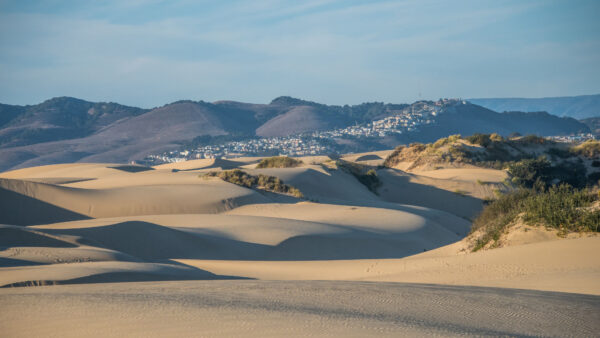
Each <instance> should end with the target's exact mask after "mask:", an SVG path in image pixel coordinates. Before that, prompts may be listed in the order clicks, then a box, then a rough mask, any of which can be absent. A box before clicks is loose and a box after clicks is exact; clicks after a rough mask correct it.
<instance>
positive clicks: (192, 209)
mask: <svg viewBox="0 0 600 338" xmlns="http://www.w3.org/2000/svg"><path fill="white" fill-rule="evenodd" d="M371 155H376V154H354V155H353V156H354V157H353V158H350V160H354V161H357V162H358V163H365V162H369V161H381V160H382V159H375V158H374V157H372V156H371ZM377 156H379V155H377ZM379 157H381V158H383V156H379ZM258 160H259V159H258V158H244V159H236V160H235V161H229V160H227V161H225V160H218V161H211V160H198V161H190V162H189V163H186V162H183V163H174V164H169V165H165V166H157V167H154V168H152V169H149V168H144V167H137V166H136V167H130V166H125V167H123V166H118V165H115V164H68V165H52V166H45V167H39V168H28V169H21V170H16V171H11V172H7V173H2V174H0V202H1V203H0V223H4V224H3V225H0V286H5V287H21V288H14V289H10V288H3V289H1V290H0V303H1V304H2V305H3V306H4V307H6V308H8V307H10V309H11V311H5V312H3V313H0V330H2V332H9V333H10V334H11V335H14V336H19V335H23V336H25V335H34V336H35V335H43V333H45V332H57V331H56V330H60V332H61V333H64V332H67V333H73V335H74V336H81V335H101V334H100V333H102V335H103V336H106V335H111V333H112V334H114V335H121V336H122V335H127V333H131V332H144V333H146V334H144V335H145V336H147V335H152V334H155V335H159V336H161V335H162V336H165V335H168V336H172V335H174V336H178V335H179V336H189V335H191V334H195V333H197V332H200V331H197V330H198V327H196V326H194V325H195V324H194V325H191V326H190V325H186V324H185V323H197V320H198V318H203V320H205V319H206V318H212V320H205V322H203V323H204V324H203V325H202V328H204V329H205V331H202V332H203V333H206V332H208V333H211V332H212V333H215V334H217V335H218V334H225V335H227V334H230V335H239V334H241V333H245V332H248V330H249V329H250V328H252V327H254V328H256V329H258V330H262V331H260V332H261V333H264V332H272V333H273V334H274V335H284V334H285V335H290V334H291V335H293V332H296V333H298V332H301V333H302V334H304V333H307V332H309V333H310V332H313V333H319V332H321V331H318V330H317V331H310V328H312V327H320V326H319V325H322V326H323V327H329V328H332V329H331V331H330V332H332V334H335V335H352V334H355V335H359V336H361V335H362V334H361V333H365V334H367V333H373V332H377V333H378V334H382V335H390V336H396V335H398V334H399V333H402V334H408V335H416V336H419V335H423V334H439V335H444V336H448V335H455V334H459V333H464V332H469V333H472V334H474V335H485V334H490V335H502V334H533V335H535V334H546V333H548V332H553V333H556V332H559V331H557V330H558V329H556V328H555V329H553V330H548V331H543V330H542V331H540V329H539V327H538V326H535V325H533V324H531V325H529V324H530V323H534V322H531V320H529V319H528V320H523V322H524V323H526V324H522V325H521V324H518V323H517V324H515V321H514V320H513V319H514V318H515V316H523V318H533V319H535V320H539V318H541V317H540V315H539V314H538V313H539V311H540V310H539V309H537V308H536V309H533V310H531V311H530V310H528V309H524V308H520V309H519V310H515V309H507V310H506V311H508V312H506V313H505V312H501V311H504V310H499V309H504V308H505V306H504V305H502V306H501V305H499V304H504V303H503V302H507V301H510V302H511V304H515V302H517V299H520V298H519V297H531V299H533V300H537V301H538V302H540V304H542V305H541V306H544V308H543V309H544V311H546V310H548V309H549V308H553V307H552V306H554V307H555V308H564V307H565V306H566V307H569V308H570V309H574V308H577V307H574V306H573V304H575V303H577V302H581V301H585V302H587V303H585V304H596V305H593V306H591V307H590V309H592V311H597V310H595V309H597V308H598V306H597V302H598V301H597V298H594V297H592V296H582V295H575V294H574V293H581V294H588V295H600V287H599V285H600V283H598V281H600V261H599V260H597V259H594V257H597V256H598V254H600V252H599V250H600V236H596V237H578V236H574V235H573V236H570V237H571V238H568V239H560V238H558V237H557V236H556V235H554V234H550V233H544V234H543V235H539V233H538V232H536V231H527V232H525V231H522V232H513V233H512V234H509V235H507V237H506V238H507V243H506V246H505V247H502V248H499V249H493V250H486V251H481V252H477V253H468V252H466V251H465V250H464V249H465V247H466V241H465V240H464V237H465V236H466V235H467V234H468V232H469V231H470V221H469V219H471V218H473V217H474V216H475V215H476V214H477V213H478V212H479V211H480V210H481V208H482V199H484V198H486V197H487V196H489V195H490V194H493V190H494V189H498V188H499V187H500V185H501V183H500V182H501V181H502V180H504V179H505V177H506V173H505V172H503V171H496V170H488V169H472V168H471V169H468V168H467V169H457V168H451V169H440V170H434V171H424V172H413V173H406V172H403V171H401V170H397V169H378V170H377V174H378V177H379V179H380V180H381V182H382V185H381V186H380V187H379V188H378V189H377V192H376V193H374V192H372V191H371V190H369V189H367V187H366V186H365V185H363V184H362V183H360V182H359V180H358V179H357V178H356V177H355V176H353V175H352V174H350V173H348V172H346V171H345V170H343V169H337V170H336V169H332V168H327V167H326V166H324V165H320V164H314V163H320V162H319V161H322V160H326V159H325V158H314V159H308V158H306V159H305V163H304V165H302V166H300V167H297V168H281V169H279V168H278V169H255V168H254V167H255V165H256V163H257V161H258ZM225 167H228V168H229V167H241V168H243V169H244V170H246V171H248V172H249V173H251V174H266V175H272V176H276V177H279V178H281V179H282V180H283V181H284V182H285V183H286V184H290V185H293V186H294V187H296V188H298V189H300V191H302V193H303V194H304V195H305V196H306V199H298V198H294V197H290V196H283V195H279V194H275V193H267V192H264V191H260V190H254V189H247V188H244V187H240V186H238V185H234V184H231V183H227V182H224V181H222V180H220V179H217V178H211V179H206V178H202V177H200V176H201V175H202V174H203V173H205V172H207V171H209V170H220V169H221V168H225ZM174 169H175V170H174ZM573 237H576V238H573ZM229 279H259V280H258V281H245V282H243V281H236V282H234V281H226V280H229ZM186 280H193V282H191V283H190V282H185V281H186ZM202 280H212V281H211V282H204V281H202ZM284 280H288V281H289V282H284ZM301 280H306V282H301ZM315 280H329V281H331V282H316V281H315ZM137 281H145V282H146V283H125V282H137ZM167 281H177V282H167ZM342 281H346V282H342ZM349 281H352V282H349ZM367 282H368V283H367ZM95 283H104V284H95ZM106 283H108V284H106ZM205 283H208V284H205ZM252 283H254V284H252ZM398 283H420V284H422V286H419V287H416V286H412V288H413V289H411V290H412V291H410V292H408V291H407V292H405V293H402V294H401V295H400V294H398V293H394V291H393V290H396V289H397V288H406V287H407V286H406V285H405V284H398ZM54 284H78V285H68V286H52V287H41V288H23V286H40V285H54ZM429 284H439V285H459V286H469V288H462V289H460V290H463V291H460V292H458V291H456V292H458V293H456V292H455V291H448V290H457V289H449V287H448V286H431V285H429ZM199 285H200V286H201V290H199V289H198V288H197V287H198V286H199ZM248 285H252V287H250V289H248ZM344 285H349V286H348V287H346V286H344ZM350 285H351V286H350ZM475 286H480V287H482V286H488V287H489V286H493V287H500V288H503V289H479V288H476V287H475ZM138 287H139V288H141V289H140V290H142V291H139V292H138V291H134V293H133V294H134V295H129V293H128V292H129V291H128V290H138V289H136V288H138ZM322 287H326V288H327V289H326V290H325V291H326V292H325V291H324V290H322V289H321V288H322ZM298 288H304V289H298ZM370 288H373V289H372V291H371V292H372V293H371V294H369V293H366V294H365V290H371V289H370ZM514 289H531V290H546V291H561V292H568V293H571V294H549V293H539V292H538V293H536V292H533V291H523V290H514ZM15 290H24V291H20V292H19V291H16V292H15ZM32 290H33V291H32ZM38 290H41V291H38ZM75 290H77V291H76V292H78V295H79V296H73V293H72V292H75ZM207 290H209V291H207ZM240 290H244V291H240ZM273 290H279V291H277V292H279V293H278V296H277V297H279V298H277V299H274V298H270V297H271V295H272V293H271V292H272V291H273ZM299 290H300V291H299ZM340 290H345V291H343V292H342V291H340ZM428 290H430V291H428ZM431 290H434V291H431ZM322 291H323V292H322ZM95 292H97V294H98V295H101V298H102V300H97V299H96V300H94V299H95V298H93V297H95V296H94V295H95V294H96V293H95ZM121 292H122V293H123V295H125V296H124V297H125V298H124V299H120V298H119V297H120V296H119V295H120V294H121ZM240 292H241V293H240ZM340 292H342V293H340ZM348 292H350V293H348ZM390 292H391V293H390ZM411 292H413V293H415V292H417V293H418V294H419V295H424V294H426V295H429V296H427V297H429V298H427V299H425V298H423V299H420V300H418V301H419V302H421V301H422V302H425V303H423V304H424V305H423V304H421V303H414V302H415V301H416V300H414V301H412V300H410V299H412V298H410V297H411V296H409V295H411ZM428 292H429V293H428ZM453 292H455V293H456V295H455V293H453ZM450 294H452V296H448V295H450ZM139 295H143V296H139ZM147 295H153V296H147ZM381 295H388V296H386V297H383V296H381ZM440 295H446V296H443V297H442V296H440ZM528 295H531V296H528ZM90 297H92V298H90ZM99 297H100V296H99ZM107 297H108V298H107ZM111 297H112V298H111ZM139 297H142V298H139ZM145 297H151V298H152V297H155V298H152V302H153V303H152V304H151V305H149V306H145V305H144V304H145V303H144V302H145V301H146V300H148V299H149V298H145ZM156 297H158V298H156ZM161 297H162V298H161ZM354 297H358V298H356V303H353V302H354V299H355V298H354ZM399 297H400V298H399ZM407 297H409V298H407ZM440 297H441V298H440ZM445 297H450V298H452V297H454V298H452V300H451V301H446V300H445V299H446V298H445ZM486 297H487V298H486ZM502 297H504V298H502ZM506 297H508V298H506ZM536 297H537V298H536ZM573 297H580V298H577V301H575V300H574V298H573ZM581 297H584V298H581ZM585 297H591V298H585ZM90 299H92V301H91V302H90ZM140 299H143V300H142V301H140ZM373 299H378V301H377V302H372V300H373ZM407 299H408V300H407ZM474 299H476V300H477V301H473V300H474ZM557 299H560V306H559V305H557V304H558V303H556V304H555V303H553V301H549V300H557ZM190 300H192V302H197V303H194V305H193V306H191V307H190ZM401 301H402V302H404V301H406V302H404V303H402V302H401ZM349 302H350V303H349ZM431 302H433V303H431ZM89 304H93V306H90V305H89ZM156 304H160V306H158V305H156ZM315 304H317V305H315ZM329 304H336V305H335V306H333V307H331V306H329ZM348 304H354V305H352V306H349V305H348ZM356 304H362V305H360V306H359V307H358V308H357V307H356V306H358V305H356ZM369 304H370V305H369ZM382 304H392V305H390V306H391V307H389V308H388V307H385V306H387V305H385V306H384V307H382ZM432 304H433V305H432ZM439 304H446V305H444V307H443V309H442V308H438V307H437V306H438V305H439ZM457 304H459V307H461V306H462V307H461V309H462V310H461V311H463V313H462V314H461V316H460V318H458V317H453V313H454V312H452V311H449V309H455V308H456V306H457ZM460 304H463V305H460ZM519 304H520V303H519ZM355 305H356V306H355ZM40 306H42V307H50V306H52V311H42V312H41V313H43V316H45V317H43V319H39V318H41V317H39V316H38V317H36V318H38V320H37V321H35V323H37V324H39V326H38V327H37V328H35V327H33V328H29V327H28V326H27V325H25V322H24V321H23V320H21V319H19V318H20V317H18V316H16V315H17V314H20V313H22V312H24V311H25V312H27V310H29V311H31V310H32V309H33V308H34V307H36V308H40ZM473 306H475V307H473ZM561 306H562V307H561ZM158 307H160V310H157V308H158ZM167 308H168V309H171V310H172V311H171V310H164V309H167ZM392 308H393V309H395V310H392ZM66 309H70V310H69V311H76V312H77V311H82V312H84V313H94V316H93V317H94V318H96V316H99V317H100V318H105V322H104V324H106V325H99V324H98V325H97V326H94V325H96V324H94V322H90V320H89V318H88V319H87V320H86V319H83V318H79V317H77V316H74V317H66V318H62V319H61V314H64V313H65V311H67V310H66ZM73 309H75V310H73ZM382 309H387V310H385V311H387V312H385V316H389V318H391V319H389V320H388V319H385V318H388V317H385V316H384V315H383V314H382V312H381V311H383V310H382ZM407 309H413V310H414V309H419V310H418V311H417V310H414V311H413V310H410V311H413V312H411V314H410V316H413V317H414V318H413V317H410V316H409V317H406V316H408V315H407V313H408V312H407V311H409V310H407ZM588 310H589V309H588ZM94 311H96V312H94ZM165 311H166V312H165ZM169 311H171V312H169ZM323 311H326V313H328V314H329V315H328V317H327V318H326V321H325V322H323V318H324V317H323V314H322V313H324V312H323ZM394 311H396V312H394ZM410 311H409V312H410ZM432 311H433V312H432ZM486 311H487V312H486ZM498 311H500V312H498ZM536 311H537V312H536ZM159 312H160V315H159ZM584 312H585V311H584ZM165 313H173V318H172V320H171V321H169V325H163V324H164V323H165V321H164V320H157V318H164V314H165ZM290 313H294V314H295V316H296V315H298V316H300V317H301V318H303V319H302V320H304V322H302V323H304V324H302V325H300V324H298V323H299V322H298V319H297V318H293V319H290V316H289V314H290ZM432 313H433V314H434V317H431V316H432ZM465 313H470V315H464V314H465ZM481 313H490V316H489V318H487V319H486V320H487V322H486V323H488V324H489V323H495V324H493V325H491V324H490V326H485V325H483V326H482V325H480V323H478V322H476V321H473V320H472V319H473V318H475V317H477V315H479V314H481ZM585 313H587V315H588V316H593V315H594V313H591V314H590V312H589V311H588V312H585ZM133 314H135V315H134V317H135V318H138V319H139V318H141V319H140V321H139V322H137V324H135V325H134V326H129V325H130V324H129V323H130V321H129V319H130V318H132V317H131V316H132V315H133ZM499 315H500V316H505V317H506V318H512V319H511V320H510V321H506V322H504V321H499V322H495V321H494V320H492V319H490V318H497V316H499ZM562 315H563V313H559V312H556V313H555V312H552V313H549V314H548V317H544V318H546V319H547V322H548V323H549V324H547V325H546V326H544V327H546V328H549V327H554V326H552V325H554V324H552V323H555V322H556V318H562V317H561V316H562ZM15 316H16V317H15ZM188 316H189V318H188ZM211 316H212V317H211ZM240 316H241V317H240ZM382 316H384V317H385V318H384V317H382ZM398 316H400V317H398ZM116 318H120V319H116ZM123 318H128V319H127V320H125V321H124V319H123ZM182 318H184V319H185V320H182ZM186 318H187V319H186ZM224 318H225V319H224ZM226 318H230V319H231V318H236V320H235V321H233V320H229V319H226ZM237 318H242V322H243V323H244V324H240V325H241V326H239V325H238V326H236V324H235V323H240V322H239V321H238V319H237ZM286 318H287V319H286ZM382 318H383V319H382ZM398 318H400V319H398ZM423 318H429V319H428V321H427V320H426V321H425V322H424V321H423V320H424V319H423ZM431 318H434V319H431ZM461 318H462V319H461ZM465 318H466V319H465ZM502 318H504V317H502ZM582 318H583V317H582ZM188 319H189V320H188ZM546 319H545V320H546ZM592 322H593V321H592ZM74 323H78V324H74ZM107 323H117V325H116V326H115V327H114V331H101V330H100V328H101V327H106V326H107ZM119 323H121V324H119ZM173 323H180V324H181V328H177V330H175V328H174V326H173ZM319 323H320V324H319ZM324 323H326V324H324ZM357 323H359V324H360V325H358V324H357ZM398 323H401V324H398ZM423 323H425V324H423ZM503 323H504V324H506V323H510V325H504V324H503ZM527 323H529V324H527ZM535 323H538V322H535ZM560 323H561V325H562V326H561V325H558V326H557V327H561V328H562V327H566V326H565V325H567V324H565V323H566V322H565V321H564V320H563V321H562V322H560ZM355 324H357V325H358V326H356V325H355ZM73 325H75V326H76V328H73V327H72V326H73ZM140 325H141V326H140ZM361 325H362V326H361ZM398 325H400V327H401V328H402V330H396V329H397V328H398ZM486 325H487V324H486ZM502 325H504V326H502ZM515 325H516V326H518V327H519V329H518V330H517V329H515ZM519 325H521V326H519ZM532 325H533V326H532ZM568 325H570V326H569V327H570V329H569V330H566V331H560V332H570V333H572V332H580V333H582V335H585V333H589V332H595V331H594V329H593V328H592V327H591V326H589V323H588V322H583V323H580V322H577V323H576V322H575V321H571V322H568ZM568 325H567V326H568ZM586 325H587V326H586ZM229 326H230V327H229ZM355 326H356V327H355ZM52 327H54V329H51V328H52ZM132 327H134V328H136V331H131V330H129V331H128V329H127V328H132ZM273 327H280V328H282V330H274V331H268V330H269V328H273ZM365 327H367V328H369V329H368V330H366V329H364V328H365ZM67 328H69V329H68V330H67ZM142 328H153V329H152V330H149V331H146V330H145V329H142ZM191 328H193V330H192V329H191ZM179 329H180V330H179ZM66 330H67V331H66ZM211 330H212V331H211ZM298 330H300V331H298ZM13 333H14V334H13Z"/></svg>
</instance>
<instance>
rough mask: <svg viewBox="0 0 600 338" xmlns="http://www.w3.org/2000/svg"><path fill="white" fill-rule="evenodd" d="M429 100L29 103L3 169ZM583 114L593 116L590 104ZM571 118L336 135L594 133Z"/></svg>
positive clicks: (120, 155) (11, 116) (516, 117)
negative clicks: (143, 104) (145, 105)
mask: <svg viewBox="0 0 600 338" xmlns="http://www.w3.org/2000/svg"><path fill="white" fill-rule="evenodd" d="M421 106H422V104H419V103H418V102H417V103H415V104H413V105H408V104H384V103H378V102H374V103H363V104H360V105H354V106H348V105H345V106H329V105H324V104H319V103H316V102H310V101H304V100H300V99H295V98H291V97H279V98H276V99H274V100H273V101H271V102H270V103H269V104H251V103H243V102H233V101H217V102H214V103H209V102H204V101H188V100H186V101H177V102H173V103H171V104H167V105H165V106H162V107H158V108H154V109H142V108H136V107H129V106H124V105H120V104H117V103H103V102H100V103H95V102H87V101H84V100H80V99H76V98H70V97H59V98H53V99H50V100H47V101H45V102H43V103H41V104H37V105H29V106H15V105H0V158H2V161H0V170H8V169H15V168H21V167H30V166H37V165H44V164H54V163H65V162H129V161H135V160H140V159H142V158H144V157H145V156H146V155H148V154H152V153H159V152H163V151H167V150H172V149H176V148H178V147H179V146H180V145H181V144H182V143H185V142H189V141H190V140H192V139H194V138H196V137H198V136H202V135H209V136H219V135H221V136H224V137H227V138H239V139H244V138H251V137H276V136H287V135H293V134H298V133H304V132H311V131H317V130H329V129H333V128H342V127H346V126H349V125H354V124H362V123H368V122H370V121H373V120H377V119H381V118H384V117H387V116H392V115H395V114H398V112H400V111H408V110H410V111H414V112H416V113H418V110H419V109H420V107H421ZM582 114H583V115H585V114H588V113H587V110H586V112H585V113H582ZM589 131H590V129H589V127H588V126H586V125H585V124H583V123H581V122H579V121H577V120H575V119H572V118H562V117H557V116H554V115H550V114H548V113H545V112H535V113H521V112H510V113H496V112H494V111H492V110H489V109H486V108H484V107H481V106H479V105H475V104H471V103H468V102H466V103H465V104H461V105H456V106H452V107H447V108H444V109H443V110H442V112H441V113H440V114H438V115H437V116H435V120H434V121H433V123H431V124H428V125H424V126H422V127H421V128H419V129H418V130H414V131H411V132H409V133H404V134H398V135H396V136H392V137H389V136H386V137H384V138H380V139H369V140H362V139H354V140H334V141H335V142H342V143H348V144H351V145H352V146H353V147H354V148H351V149H352V150H356V151H360V150H361V149H362V148H361V147H362V146H363V144H367V143H368V144H369V149H370V150H373V149H386V148H387V149H389V148H391V147H394V146H396V145H397V144H399V143H409V142H414V141H432V140H435V139H437V138H440V137H444V136H447V135H450V134H463V135H469V134H473V133H478V132H483V133H491V132H497V133H500V134H502V135H507V134H510V133H513V132H518V133H521V134H538V135H566V134H573V133H580V132H589Z"/></svg>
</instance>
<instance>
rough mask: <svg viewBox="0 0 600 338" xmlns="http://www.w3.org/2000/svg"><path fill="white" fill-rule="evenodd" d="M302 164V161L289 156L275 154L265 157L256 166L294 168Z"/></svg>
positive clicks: (259, 167) (260, 167) (261, 167)
mask: <svg viewBox="0 0 600 338" xmlns="http://www.w3.org/2000/svg"><path fill="white" fill-rule="evenodd" d="M300 165H302V161H300V160H297V159H295V158H291V157H287V156H273V157H268V158H263V159H262V160H261V161H260V162H259V163H258V165H256V168H258V169H263V168H294V167H298V166H300Z"/></svg>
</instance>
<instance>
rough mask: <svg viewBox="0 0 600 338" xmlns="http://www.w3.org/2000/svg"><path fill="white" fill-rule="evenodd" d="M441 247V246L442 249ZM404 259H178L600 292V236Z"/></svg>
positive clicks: (285, 275) (257, 273)
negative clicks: (250, 262) (598, 258)
mask: <svg viewBox="0 0 600 338" xmlns="http://www.w3.org/2000/svg"><path fill="white" fill-rule="evenodd" d="M438 250H439V251H438ZM438 250H433V251H429V252H426V253H422V254H419V255H415V256H411V257H406V258H403V259H366V260H341V261H331V260H328V261H318V262H315V261H296V262H274V261H259V262H252V264H247V263H244V262H240V261H231V260H178V261H180V262H182V263H185V264H187V265H191V266H196V267H198V268H201V269H206V270H208V271H211V272H213V273H217V274H231V275H236V276H246V277H251V278H258V279H275V280H299V279H300V280H315V279H318V280H340V279H342V280H364V281H386V282H408V283H428V284H450V285H471V286H494V287H504V288H517V289H531V290H546V291H560V292H573V293H586V294H594V295H600V284H599V283H598V281H599V280H600V263H598V261H597V260H592V259H582V258H583V257H595V256H597V255H598V254H599V253H600V238H598V237H592V238H579V239H570V240H559V241H550V242H542V243H535V244H528V245H519V246H513V247H506V248H501V249H495V250H490V251H484V252H478V253H469V254H464V253H463V254H456V252H455V251H454V252H453V251H452V248H451V247H450V248H448V247H444V248H440V249H438Z"/></svg>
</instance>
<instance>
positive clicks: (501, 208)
mask: <svg viewBox="0 0 600 338" xmlns="http://www.w3.org/2000/svg"><path fill="white" fill-rule="evenodd" d="M597 200H598V191H597V190H595V189H589V188H585V189H576V188H573V187H572V186H570V185H568V184H561V185H553V186H550V187H549V188H545V187H543V186H541V187H540V186H535V187H533V188H520V189H517V190H515V191H513V192H511V193H508V194H505V195H501V196H500V197H499V198H498V199H496V200H494V201H492V202H491V203H489V204H488V205H487V206H486V207H485V208H484V209H483V211H482V212H481V214H480V215H479V216H478V217H477V218H476V219H475V221H474V222H473V227H472V229H471V233H472V234H475V233H477V234H479V235H478V238H477V239H476V241H475V246H474V248H473V251H477V250H479V249H481V248H483V247H485V246H486V245H488V244H489V243H492V247H493V246H494V244H495V242H497V241H498V240H499V239H500V236H501V235H502V233H503V232H504V231H505V230H506V228H507V227H508V226H509V225H510V224H511V223H513V222H515V221H517V219H518V218H519V217H520V218H522V220H523V221H524V222H525V223H527V224H530V225H543V226H546V227H549V228H554V229H557V230H559V233H561V234H566V233H568V232H573V231H594V232H598V231H599V230H600V210H598V209H597V208H594V207H593V204H594V202H596V201H597Z"/></svg>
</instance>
